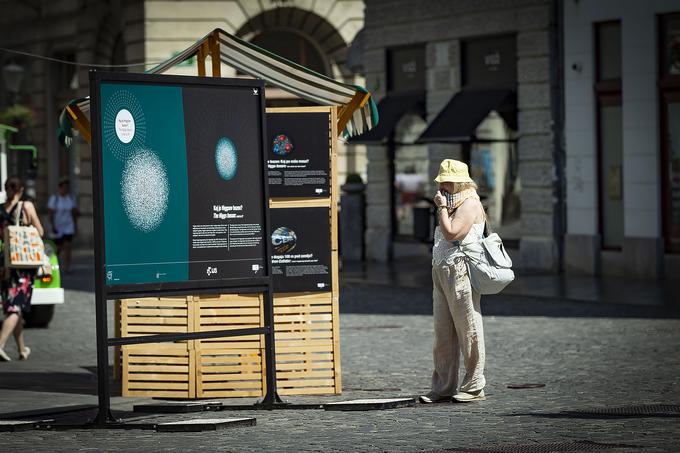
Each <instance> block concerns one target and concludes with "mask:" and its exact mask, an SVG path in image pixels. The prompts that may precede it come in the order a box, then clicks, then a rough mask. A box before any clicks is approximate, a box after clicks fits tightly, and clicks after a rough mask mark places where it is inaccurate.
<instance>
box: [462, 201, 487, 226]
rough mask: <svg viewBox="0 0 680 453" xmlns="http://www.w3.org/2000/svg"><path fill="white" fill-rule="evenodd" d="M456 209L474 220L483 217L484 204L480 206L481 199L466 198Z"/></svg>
mask: <svg viewBox="0 0 680 453" xmlns="http://www.w3.org/2000/svg"><path fill="white" fill-rule="evenodd" d="M458 210H459V211H461V214H463V215H465V217H469V218H472V219H474V221H475V222H476V221H477V220H479V219H483V218H484V206H482V202H481V201H479V200H477V199H475V198H468V199H467V200H465V201H464V202H463V204H461V205H460V207H459V208H458Z"/></svg>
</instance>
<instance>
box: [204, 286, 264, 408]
mask: <svg viewBox="0 0 680 453" xmlns="http://www.w3.org/2000/svg"><path fill="white" fill-rule="evenodd" d="M193 303H194V305H195V310H196V317H195V323H196V324H195V329H196V331H210V330H224V329H247V328H257V327H262V326H264V313H263V309H264V304H263V296H262V295H261V294H252V295H238V294H223V295H213V296H195V297H194V298H193ZM195 348H196V354H197V363H196V378H197V379H196V386H197V387H196V394H197V396H198V397H199V398H229V397H260V396H262V395H263V388H264V377H263V376H264V365H263V360H262V357H263V348H264V342H263V339H262V336H261V335H246V336H239V337H231V338H218V339H211V340H197V341H196V344H195Z"/></svg>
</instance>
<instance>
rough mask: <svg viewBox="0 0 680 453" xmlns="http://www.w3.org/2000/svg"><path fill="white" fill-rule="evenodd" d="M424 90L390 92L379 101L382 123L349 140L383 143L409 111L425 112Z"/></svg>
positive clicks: (372, 143)
mask: <svg viewBox="0 0 680 453" xmlns="http://www.w3.org/2000/svg"><path fill="white" fill-rule="evenodd" d="M424 98H425V94H424V93H423V92H413V93H395V94H388V95H387V96H386V97H384V98H383V99H381V100H380V102H379V103H378V112H380V124H378V125H377V126H376V127H374V128H373V129H371V130H370V131H368V132H366V133H364V134H361V135H357V136H356V137H352V138H351V139H350V140H349V142H350V143H352V144H354V143H360V144H365V145H381V144H384V143H386V142H387V140H388V139H389V138H390V135H392V131H394V128H395V127H396V126H397V123H398V122H399V120H400V119H401V118H402V117H403V116H404V115H406V114H407V113H410V112H414V113H418V114H421V113H424V103H425V102H424Z"/></svg>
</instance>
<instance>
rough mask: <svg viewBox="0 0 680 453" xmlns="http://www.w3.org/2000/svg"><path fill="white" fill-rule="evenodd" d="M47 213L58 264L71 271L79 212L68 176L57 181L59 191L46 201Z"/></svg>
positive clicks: (66, 270) (68, 271)
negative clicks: (58, 260) (72, 251)
mask: <svg viewBox="0 0 680 453" xmlns="http://www.w3.org/2000/svg"><path fill="white" fill-rule="evenodd" d="M47 213H48V215H49V219H50V225H51V226H52V231H51V235H50V236H51V238H52V239H53V240H54V242H55V243H56V244H57V253H58V254H59V259H60V265H61V267H62V268H63V269H64V271H65V272H66V273H67V274H68V273H70V272H71V244H72V243H73V237H74V236H75V235H76V233H77V232H78V214H79V212H78V205H77V204H76V199H75V197H74V196H73V195H71V183H70V181H69V179H68V178H62V179H61V180H60V181H59V191H58V192H57V193H55V194H53V195H52V196H51V197H50V199H49V200H48V201H47Z"/></svg>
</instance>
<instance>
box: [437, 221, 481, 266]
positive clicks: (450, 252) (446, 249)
mask: <svg viewBox="0 0 680 453" xmlns="http://www.w3.org/2000/svg"><path fill="white" fill-rule="evenodd" d="M483 235H484V222H481V223H473V224H472V227H471V228H470V231H468V234H467V235H466V236H465V238H463V240H462V241H454V242H451V241H447V240H446V239H445V238H444V234H443V233H442V230H441V227H440V226H437V228H435V230H434V246H433V247H432V265H433V266H437V265H439V264H441V263H442V262H445V263H446V264H453V259H454V258H455V257H456V256H459V255H460V254H461V253H460V246H459V244H468V243H470V242H476V241H479V240H480V239H481V238H482V236H483Z"/></svg>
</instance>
